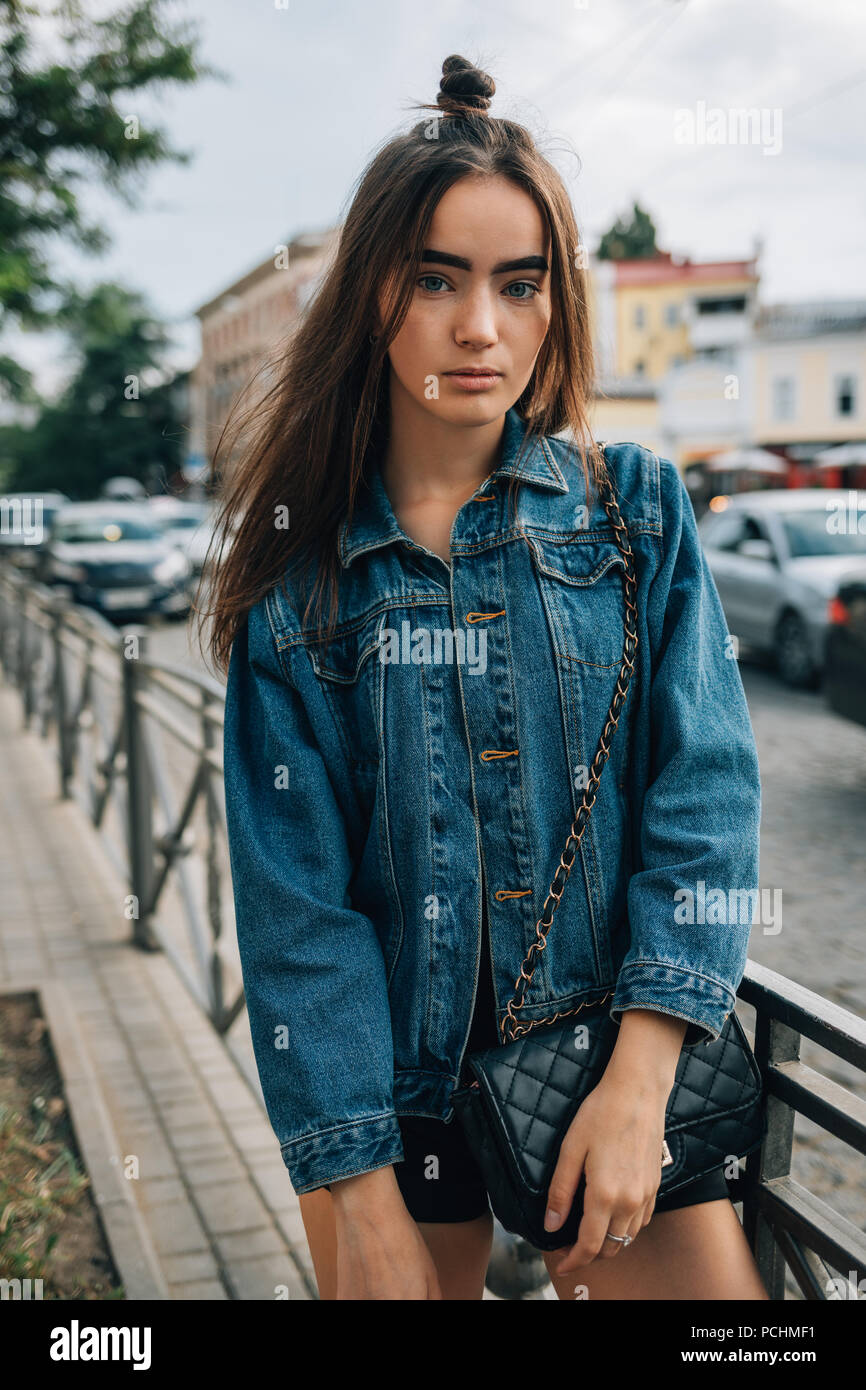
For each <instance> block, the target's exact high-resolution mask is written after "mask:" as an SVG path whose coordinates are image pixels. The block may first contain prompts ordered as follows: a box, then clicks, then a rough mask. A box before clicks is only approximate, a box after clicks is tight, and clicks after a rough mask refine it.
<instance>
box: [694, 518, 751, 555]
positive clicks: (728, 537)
mask: <svg viewBox="0 0 866 1390" xmlns="http://www.w3.org/2000/svg"><path fill="white" fill-rule="evenodd" d="M745 521H746V518H745V517H744V516H743V514H742V512H722V513H720V514H719V515H718V516H714V517H713V518H712V520H711V521H707V522H705V523H704V524H703V525H702V526H701V537H702V539H703V542H704V544H705V545H707V546H709V547H710V548H711V549H713V550H736V548H737V546H738V545H739V543H740V541H742V540H745V538H746V533H745Z"/></svg>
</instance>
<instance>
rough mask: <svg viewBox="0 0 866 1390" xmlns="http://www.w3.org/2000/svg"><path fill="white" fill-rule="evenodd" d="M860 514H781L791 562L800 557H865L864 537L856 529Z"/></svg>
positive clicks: (824, 510) (816, 512)
mask: <svg viewBox="0 0 866 1390" xmlns="http://www.w3.org/2000/svg"><path fill="white" fill-rule="evenodd" d="M859 517H862V512H861V513H859V514H858V513H856V512H855V514H854V516H853V517H851V516H849V515H848V514H847V512H846V511H844V510H843V511H841V512H834V511H833V510H832V509H828V508H826V507H825V508H823V509H822V510H821V511H814V512H812V511H796V512H794V511H791V512H782V514H781V520H782V526H783V528H784V531H785V539H786V540H787V542H788V548H789V550H790V552H791V555H792V557H793V558H795V559H796V558H797V557H798V556H801V555H866V533H864V532H862V531H860V529H859Z"/></svg>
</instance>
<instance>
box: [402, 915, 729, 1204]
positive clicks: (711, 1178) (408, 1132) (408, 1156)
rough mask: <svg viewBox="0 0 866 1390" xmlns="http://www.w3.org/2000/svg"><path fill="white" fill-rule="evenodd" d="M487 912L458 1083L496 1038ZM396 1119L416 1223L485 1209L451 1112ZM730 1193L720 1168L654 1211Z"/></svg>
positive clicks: (662, 1200) (405, 1189)
mask: <svg viewBox="0 0 866 1390" xmlns="http://www.w3.org/2000/svg"><path fill="white" fill-rule="evenodd" d="M486 916H487V914H486V910H485V913H484V919H485V920H484V924H483V925H484V930H483V933H482V938H481V965H480V969H479V975H478V992H477V994H476V999H475V1008H474V1012H473V1015H472V1023H471V1025H470V1031H469V1039H468V1042H467V1045H466V1050H465V1052H464V1063H463V1067H462V1068H461V1074H460V1078H459V1082H458V1084H460V1085H462V1084H463V1083H464V1081H467V1080H468V1079H469V1077H468V1076H467V1073H466V1064H465V1059H466V1057H468V1056H469V1055H470V1054H471V1053H472V1052H477V1051H480V1050H481V1049H482V1048H486V1047H494V1046H495V1045H496V1042H497V1036H496V1013H495V1009H496V1004H495V998H494V995H493V981H492V975H491V966H490V947H489V943H488V937H487V921H486ZM398 1123H399V1125H400V1132H401V1134H402V1137H403V1161H402V1163H395V1164H394V1176H395V1177H396V1179H397V1184H398V1186H399V1188H400V1192H401V1193H402V1196H403V1200H404V1202H405V1203H406V1207H407V1209H408V1211H409V1214H410V1216H411V1217H412V1218H413V1219H414V1220H415V1221H430V1222H436V1223H439V1222H444V1221H474V1220H475V1219H476V1218H477V1217H479V1216H483V1215H484V1214H485V1213H486V1212H488V1211H489V1210H490V1201H489V1198H488V1195H487V1188H486V1186H485V1184H484V1179H483V1178H482V1176H481V1170H480V1169H479V1167H478V1165H477V1163H476V1162H475V1159H474V1158H473V1157H472V1153H471V1150H470V1149H469V1146H468V1144H467V1143H466V1140H465V1139H464V1137H463V1129H462V1126H461V1124H460V1121H459V1120H458V1119H457V1116H456V1115H453V1116H452V1118H451V1120H450V1121H449V1122H448V1123H447V1124H446V1123H445V1121H444V1120H437V1119H433V1118H431V1117H429V1116H426V1115H400V1116H398ZM731 1195H732V1194H731V1193H730V1192H729V1190H728V1182H727V1179H726V1177H725V1174H724V1169H723V1168H721V1167H719V1168H715V1169H713V1171H712V1172H711V1173H709V1174H707V1175H706V1177H703V1178H699V1179H698V1180H697V1181H694V1182H690V1183H686V1185H685V1186H684V1187H681V1188H679V1189H678V1190H677V1191H676V1192H672V1193H671V1194H670V1196H668V1197H658V1198H657V1199H656V1204H655V1208H654V1213H655V1212H656V1211H673V1210H675V1209H676V1208H678V1207H690V1206H694V1205H695V1204H696V1203H697V1202H713V1201H716V1200H717V1199H718V1198H720V1197H728V1196H731Z"/></svg>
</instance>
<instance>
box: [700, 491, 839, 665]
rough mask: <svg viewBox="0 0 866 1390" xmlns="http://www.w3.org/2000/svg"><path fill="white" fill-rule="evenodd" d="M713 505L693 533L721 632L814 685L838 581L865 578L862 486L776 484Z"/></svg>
mask: <svg viewBox="0 0 866 1390" xmlns="http://www.w3.org/2000/svg"><path fill="white" fill-rule="evenodd" d="M715 502H716V505H715V507H714V506H713V503H711V504H710V506H711V508H712V509H711V510H710V511H708V512H706V513H705V514H704V515H703V516H702V517H701V519H700V521H699V522H698V531H699V534H700V537H701V542H702V545H703V548H704V552H705V554H706V558H707V563H708V565H709V567H710V570H711V572H712V575H713V579H714V580H715V582H716V588H717V589H718V591H719V597H720V598H721V600H722V606H723V607H724V610H725V617H726V619H727V622H728V627H729V629H730V631H731V633H732V634H733V635H734V636H736V637H738V638H739V639H740V640H741V641H742V642H743V643H745V644H747V645H749V646H751V647H755V648H758V649H761V650H763V651H765V652H768V653H770V654H772V655H773V656H774V658H775V661H776V665H777V668H778V670H779V673H780V675H781V676H782V679H783V680H785V681H786V682H787V683H788V684H789V685H793V686H812V685H815V684H816V683H817V681H818V679H819V677H820V675H821V672H822V671H823V668H824V649H825V643H826V638H827V633H828V629H829V612H830V605H831V603H832V602H833V600H834V599H835V598H836V595H837V594H838V591H839V586H840V585H841V583H842V582H843V580H850V579H857V578H861V579H866V492H860V493H857V492H856V491H854V490H853V489H845V488H790V489H788V488H780V489H772V490H767V491H765V492H745V493H738V494H737V495H735V496H732V497H725V498H717V499H715Z"/></svg>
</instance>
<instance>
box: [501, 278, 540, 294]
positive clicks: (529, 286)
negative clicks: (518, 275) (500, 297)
mask: <svg viewBox="0 0 866 1390" xmlns="http://www.w3.org/2000/svg"><path fill="white" fill-rule="evenodd" d="M506 289H508V290H521V289H522V290H532V294H510V295H509V296H508V298H509V299H532V298H533V297H534V296H535V295H537V294H538V292H539V290H538V285H535V284H533V282H532V281H531V280H515V281H514V282H513V284H510V285H507V286H506Z"/></svg>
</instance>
